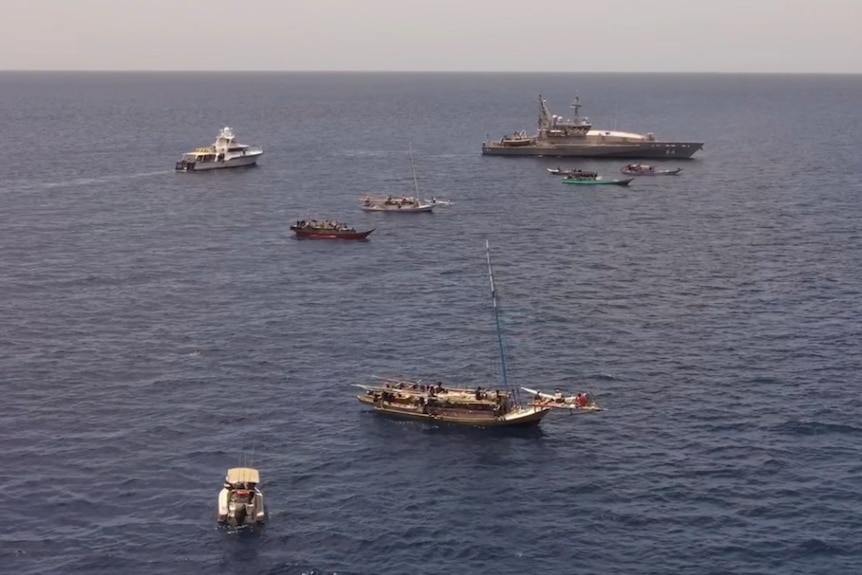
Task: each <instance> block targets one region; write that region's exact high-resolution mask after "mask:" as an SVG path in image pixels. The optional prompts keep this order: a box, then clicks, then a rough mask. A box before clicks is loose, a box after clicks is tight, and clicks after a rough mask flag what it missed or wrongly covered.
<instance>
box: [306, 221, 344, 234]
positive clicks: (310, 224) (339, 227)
mask: <svg viewBox="0 0 862 575" xmlns="http://www.w3.org/2000/svg"><path fill="white" fill-rule="evenodd" d="M295 227H296V228H297V229H300V230H301V229H305V228H308V229H312V230H335V231H339V232H353V231H356V230H354V229H353V228H351V227H350V226H348V225H347V224H345V223H342V222H337V221H335V220H323V221H321V222H318V221H317V220H311V221H306V220H297V221H296V224H295Z"/></svg>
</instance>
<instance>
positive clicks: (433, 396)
mask: <svg viewBox="0 0 862 575" xmlns="http://www.w3.org/2000/svg"><path fill="white" fill-rule="evenodd" d="M485 257H486V261H487V264H488V278H489V281H490V285H491V306H492V309H493V311H494V320H495V325H496V328H497V343H498V347H499V352H500V366H501V368H502V369H501V372H502V379H503V381H502V387H501V388H500V389H493V390H489V389H483V388H481V387H480V388H476V389H475V390H470V389H467V388H463V387H462V388H458V387H454V388H450V387H449V386H444V385H443V384H442V382H438V383H436V384H423V383H421V382H418V381H407V380H401V381H397V383H394V380H384V382H385V383H384V384H383V385H377V386H370V385H361V386H360V387H362V389H363V390H364V393H363V394H362V395H359V396H358V397H357V399H358V400H359V401H360V403H362V404H364V405H368V406H371V407H373V408H374V410H375V412H377V413H379V414H381V415H386V416H391V417H395V418H400V419H412V420H417V421H425V422H429V423H445V424H453V425H461V426H470V427H530V426H535V425H538V424H539V423H540V422H541V421H542V419H543V418H544V417H545V416H546V415H547V414H548V413H549V412H550V410H551V408H550V407H547V406H543V405H536V404H532V403H522V402H521V400H520V394H519V389H518V388H517V387H513V386H511V385H510V384H509V378H508V370H507V365H506V356H505V353H504V351H503V350H504V346H503V339H502V333H501V327H500V313H499V308H498V305H497V290H496V286H495V284H494V272H493V268H492V267H491V253H490V247H489V244H488V242H487V241H486V242H485ZM393 383H394V385H393Z"/></svg>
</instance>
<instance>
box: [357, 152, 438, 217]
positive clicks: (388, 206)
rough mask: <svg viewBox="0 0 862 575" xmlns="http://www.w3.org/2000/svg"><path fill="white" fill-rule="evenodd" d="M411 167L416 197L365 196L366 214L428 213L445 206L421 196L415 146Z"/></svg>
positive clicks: (411, 154) (363, 207)
mask: <svg viewBox="0 0 862 575" xmlns="http://www.w3.org/2000/svg"><path fill="white" fill-rule="evenodd" d="M410 166H411V168H412V169H413V188H414V190H415V194H416V195H415V196H401V197H392V196H386V197H385V198H372V197H371V196H365V198H364V199H363V200H362V206H361V208H362V209H363V210H364V211H366V212H390V213H396V214H411V213H413V214H417V213H428V212H431V211H433V210H434V206H437V205H443V203H442V202H439V201H437V200H423V199H421V197H420V194H419V180H418V179H417V178H416V164H415V162H414V161H413V145H412V144H411V145H410Z"/></svg>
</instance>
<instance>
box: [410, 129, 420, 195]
mask: <svg viewBox="0 0 862 575" xmlns="http://www.w3.org/2000/svg"><path fill="white" fill-rule="evenodd" d="M410 167H411V168H413V187H415V188H416V199H417V200H418V199H419V180H417V179H416V163H415V162H414V161H413V143H412V142H411V143H410Z"/></svg>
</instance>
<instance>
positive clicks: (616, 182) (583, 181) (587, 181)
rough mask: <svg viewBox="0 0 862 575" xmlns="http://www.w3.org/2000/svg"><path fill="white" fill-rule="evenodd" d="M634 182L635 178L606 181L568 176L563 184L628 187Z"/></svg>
mask: <svg viewBox="0 0 862 575" xmlns="http://www.w3.org/2000/svg"><path fill="white" fill-rule="evenodd" d="M632 180H634V178H625V179H622V180H617V179H614V180H604V179H602V178H579V177H577V176H566V177H565V178H563V183H564V184H570V185H573V186H627V185H629V184H630V183H632Z"/></svg>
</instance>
